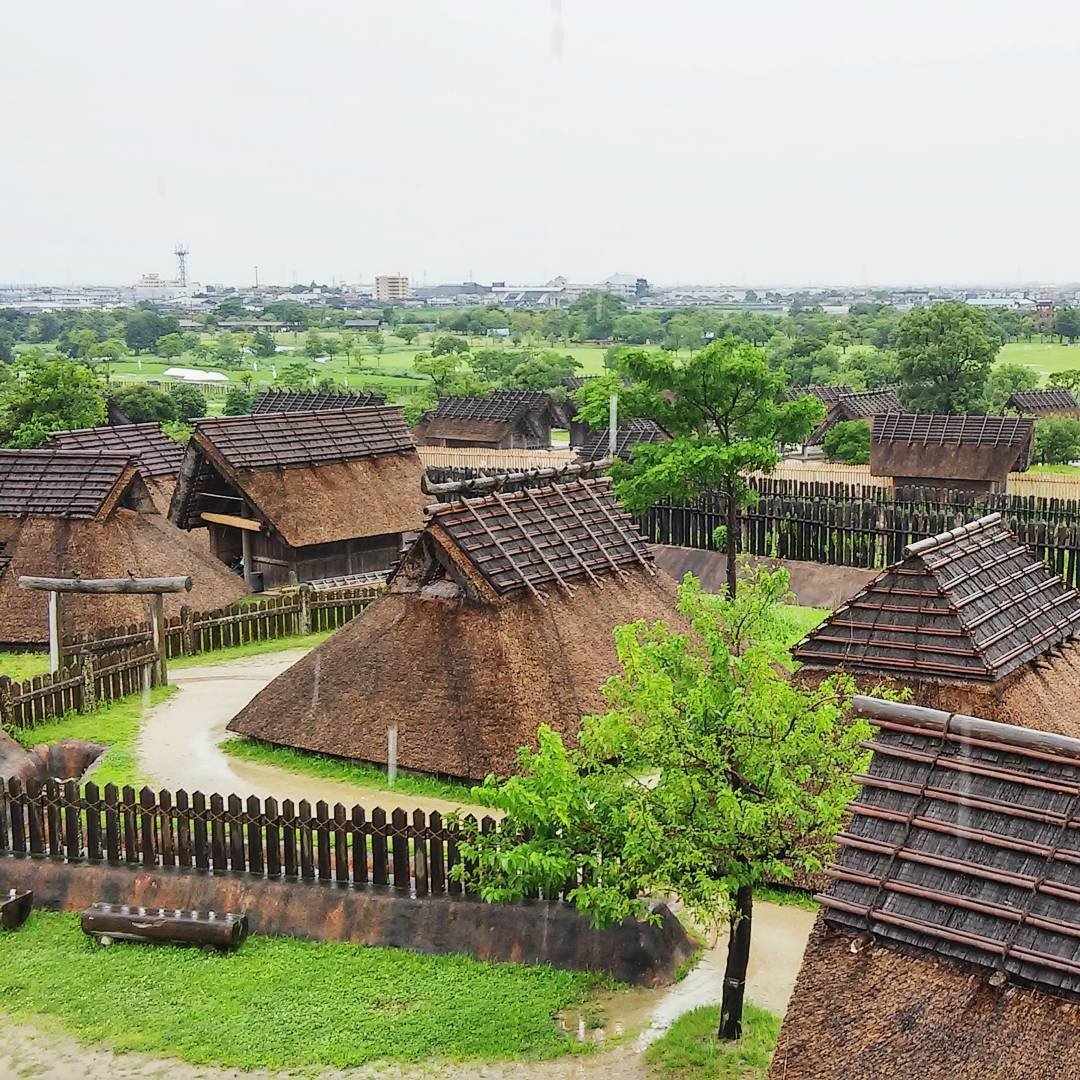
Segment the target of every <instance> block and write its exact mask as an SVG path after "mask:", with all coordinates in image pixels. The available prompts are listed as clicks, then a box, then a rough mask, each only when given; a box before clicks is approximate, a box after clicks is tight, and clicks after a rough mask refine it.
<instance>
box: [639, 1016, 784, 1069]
mask: <svg viewBox="0 0 1080 1080" xmlns="http://www.w3.org/2000/svg"><path fill="white" fill-rule="evenodd" d="M719 1023H720V1007H719V1006H718V1005H704V1006H702V1007H701V1008H699V1009H694V1010H693V1011H691V1012H688V1013H685V1014H684V1015H683V1016H680V1017H679V1019H678V1020H676V1021H675V1023H674V1024H672V1025H671V1030H670V1031H668V1033H667V1034H666V1035H664V1036H663V1037H662V1038H660V1039H657V1040H656V1042H654V1043H653V1044H652V1045H651V1046H650V1047H649V1048H648V1050H646V1051H645V1061H646V1063H647V1064H648V1066H649V1071H650V1073H651V1074H652V1075H654V1076H664V1077H671V1078H674V1080H763V1078H764V1076H765V1074H766V1072H768V1069H769V1062H770V1061H771V1060H772V1055H773V1051H774V1050H775V1049H776V1040H777V1038H778V1037H779V1035H780V1017H779V1016H777V1015H776V1014H775V1013H771V1012H768V1011H767V1010H765V1009H759V1008H757V1007H756V1006H754V1005H750V1004H747V1005H746V1007H745V1010H744V1013H743V1036H742V1038H741V1039H739V1040H738V1041H737V1042H721V1041H720V1040H719V1039H718V1038H717V1037H716V1030H717V1027H718V1026H719Z"/></svg>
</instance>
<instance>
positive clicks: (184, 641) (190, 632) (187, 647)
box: [180, 604, 195, 656]
mask: <svg viewBox="0 0 1080 1080" xmlns="http://www.w3.org/2000/svg"><path fill="white" fill-rule="evenodd" d="M180 651H181V652H182V653H183V654H184V655H185V656H194V655H195V613H194V612H193V611H192V610H191V605H190V604H184V606H183V607H182V608H181V609H180Z"/></svg>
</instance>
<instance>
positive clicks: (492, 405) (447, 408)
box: [431, 390, 552, 424]
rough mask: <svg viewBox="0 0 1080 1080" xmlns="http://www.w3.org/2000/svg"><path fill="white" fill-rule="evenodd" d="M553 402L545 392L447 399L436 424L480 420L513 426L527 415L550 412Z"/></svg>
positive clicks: (436, 414) (442, 402)
mask: <svg viewBox="0 0 1080 1080" xmlns="http://www.w3.org/2000/svg"><path fill="white" fill-rule="evenodd" d="M551 405H552V398H551V395H550V394H546V393H544V391H542V390H495V391H493V392H492V393H490V394H487V395H485V396H484V397H444V398H439V405H438V407H437V408H436V409H435V411H434V413H433V414H432V417H431V418H432V419H433V420H478V421H484V422H488V423H496V424H512V423H514V422H515V421H517V420H520V419H521V417H523V416H524V415H525V414H526V413H530V412H537V411H542V410H545V409H548V408H550V407H551Z"/></svg>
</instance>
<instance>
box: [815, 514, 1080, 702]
mask: <svg viewBox="0 0 1080 1080" xmlns="http://www.w3.org/2000/svg"><path fill="white" fill-rule="evenodd" d="M904 555H905V558H904V559H903V561H901V562H899V563H897V564H895V565H894V566H890V567H889V568H888V569H886V570H884V571H883V572H882V573H881V574H879V575H878V576H877V577H876V578H875V579H874V580H873V581H871V582H870V584H869V585H867V586H866V588H864V589H863V590H862V591H861V592H859V593H857V594H856V595H855V596H854V597H852V599H851V600H849V601H848V602H847V603H845V604H843V605H841V606H840V607H839V608H837V610H836V611H834V612H833V613H832V614H831V615H830V616H829V617H828V618H827V619H826V620H825V622H824V623H822V624H821V625H820V626H819V627H817V628H816V629H815V630H813V631H811V632H810V634H809V635H808V636H807V637H805V638H804V639H803V640H802V641H801V642H799V644H798V645H797V646H796V647H795V649H794V655H795V657H796V658H797V659H798V660H801V661H802V662H803V663H805V664H811V665H815V666H825V667H843V668H847V669H850V670H864V671H873V672H877V673H880V674H882V675H883V676H886V677H887V676H890V675H892V676H897V677H901V678H905V677H908V678H910V677H911V676H913V675H915V676H921V677H929V678H937V679H958V680H962V681H966V680H976V681H984V682H985V681H989V682H996V681H997V680H999V679H1001V678H1004V677H1005V676H1006V675H1008V674H1009V673H1010V672H1012V671H1015V670H1016V669H1017V668H1019V667H1021V666H1022V665H1023V664H1025V663H1027V662H1028V661H1030V660H1034V659H1035V658H1036V657H1038V656H1041V655H1043V654H1044V653H1046V652H1047V651H1048V650H1049V649H1050V648H1051V647H1053V646H1054V645H1060V644H1061V643H1062V642H1065V641H1068V640H1070V639H1071V638H1072V637H1073V636H1074V635H1075V634H1076V633H1077V629H1078V628H1080V595H1078V594H1077V592H1076V591H1075V590H1066V589H1065V588H1064V586H1063V585H1062V582H1061V578H1060V577H1058V576H1057V575H1056V574H1053V573H1051V572H1050V570H1049V569H1048V568H1047V566H1046V564H1045V563H1043V562H1042V561H1041V560H1040V559H1038V558H1036V557H1035V556H1034V555H1032V554H1031V552H1030V551H1029V550H1028V548H1027V547H1025V546H1024V545H1023V544H1021V543H1020V542H1019V541H1018V540H1017V539H1016V537H1015V536H1014V535H1013V534H1012V533H1011V532H1009V530H1008V529H1007V528H1006V527H1005V525H1004V524H1003V523H1002V521H1001V515H1000V514H991V515H990V516H988V517H985V518H980V519H979V520H978V521H974V522H971V523H970V524H969V525H964V526H961V527H960V528H957V529H953V530H952V531H951V532H947V533H942V534H940V535H938V536H934V537H930V538H929V539H927V540H920V541H918V542H917V543H915V544H910V545H908V547H906V548H905V549H904Z"/></svg>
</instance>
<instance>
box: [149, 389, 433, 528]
mask: <svg viewBox="0 0 1080 1080" xmlns="http://www.w3.org/2000/svg"><path fill="white" fill-rule="evenodd" d="M423 474H424V469H423V465H422V464H421V462H420V458H419V456H418V455H417V453H416V447H415V446H414V445H413V442H412V439H411V438H410V436H409V432H408V429H407V428H406V427H405V423H404V421H403V420H402V418H401V412H400V410H399V409H397V408H395V407H393V406H377V407H370V408H361V409H338V410H326V411H312V412H289V413H274V414H269V415H265V416H257V417H256V416H235V417H222V418H220V419H214V420H200V421H199V422H198V424H197V425H196V428H195V434H194V435H193V436H192V438H191V441H190V443H189V444H188V450H187V456H186V457H185V460H184V465H183V467H182V469H181V475H180V481H179V483H178V484H177V489H176V493H175V495H174V497H173V502H172V506H171V508H170V511H169V516H170V517H171V518H172V520H173V521H174V522H175V523H176V524H177V525H179V526H181V528H185V529H192V528H196V527H198V526H201V525H204V524H205V521H204V520H203V519H202V517H201V514H202V513H203V512H206V511H209V512H214V511H219V512H220V511H221V510H223V509H224V510H225V511H226V512H229V513H235V509H233V507H235V502H234V503H232V504H231V505H230V504H228V503H227V502H225V501H224V500H225V499H226V498H233V499H235V498H243V499H244V500H245V501H246V502H247V504H248V506H249V507H250V509H251V511H252V513H253V515H254V516H255V517H256V518H257V519H259V520H261V521H262V522H263V524H264V525H266V526H267V527H268V528H269V529H270V530H271V531H272V532H274V533H276V534H277V535H278V536H280V537H281V539H282V540H283V541H284V542H285V543H286V544H287V545H289V546H290V547H304V546H308V545H311V544H323V543H332V542H336V541H339V540H350V539H356V538H361V537H368V536H383V535H386V534H389V533H401V532H409V531H412V530H414V529H419V528H420V527H421V525H422V524H423V505H424V502H425V499H424V497H423V494H422V493H421V491H420V482H421V479H422V478H423Z"/></svg>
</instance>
